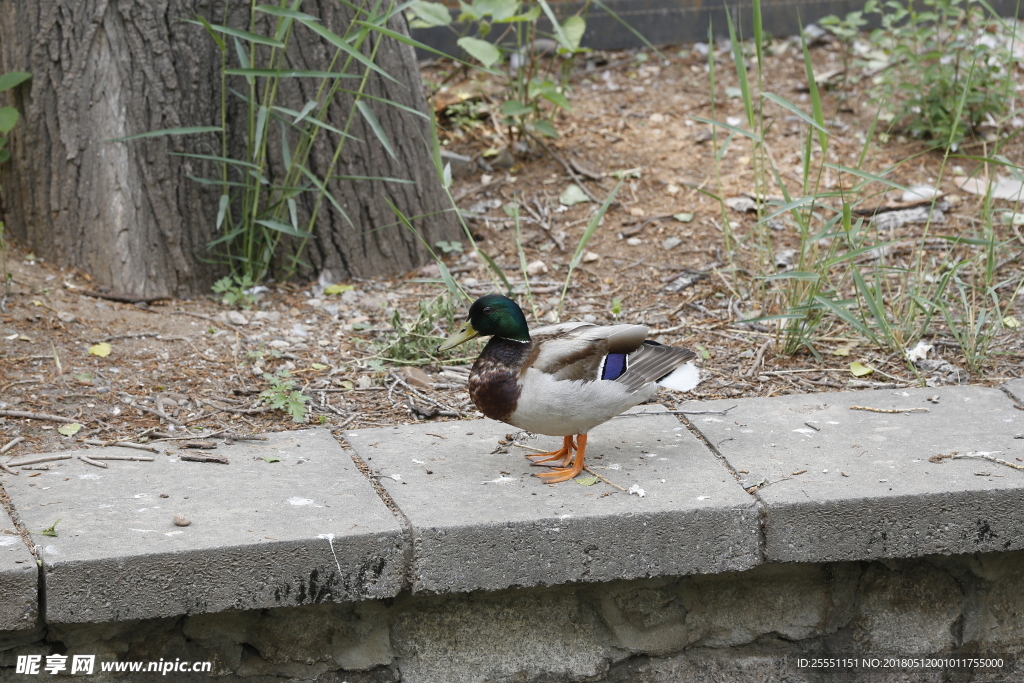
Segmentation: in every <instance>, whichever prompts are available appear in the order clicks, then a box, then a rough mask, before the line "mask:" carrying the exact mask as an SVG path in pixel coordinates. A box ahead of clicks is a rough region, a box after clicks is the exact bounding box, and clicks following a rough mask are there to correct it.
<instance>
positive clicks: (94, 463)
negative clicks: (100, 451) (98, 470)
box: [78, 455, 108, 469]
mask: <svg viewBox="0 0 1024 683" xmlns="http://www.w3.org/2000/svg"><path fill="white" fill-rule="evenodd" d="M78 459H79V460H81V461H82V462H84V463H85V464H87V465H92V466H93V467H102V468H103V469H107V467H108V465H107V463H105V462H97V461H96V460H93V459H92V458H90V457H87V456H84V455H80V456H78Z"/></svg>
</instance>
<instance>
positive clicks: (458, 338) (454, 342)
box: [437, 320, 480, 351]
mask: <svg viewBox="0 0 1024 683" xmlns="http://www.w3.org/2000/svg"><path fill="white" fill-rule="evenodd" d="M478 334H480V333H479V332H477V331H476V330H474V329H473V326H472V325H470V324H469V321H468V320H467V321H466V322H464V323H462V327H460V328H459V331H458V332H456V333H455V334H453V335H452V336H450V337H448V338H447V339H445V340H444V343H443V344H441V345H440V346H438V347H437V350H438V351H447V350H448V349H452V348H455V347H456V346H458V345H459V344H462V343H465V342H468V341H469V340H470V339H472V338H473V337H475V336H477V335H478Z"/></svg>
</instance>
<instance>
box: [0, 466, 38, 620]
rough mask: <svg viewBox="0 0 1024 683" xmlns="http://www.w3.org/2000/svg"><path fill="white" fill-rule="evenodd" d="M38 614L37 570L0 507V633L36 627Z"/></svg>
mask: <svg viewBox="0 0 1024 683" xmlns="http://www.w3.org/2000/svg"><path fill="white" fill-rule="evenodd" d="M11 478H12V477H8V480H10V479H11ZM38 615H39V569H38V568H37V567H36V561H35V558H33V557H32V553H30V552H29V551H28V548H27V547H26V546H25V542H24V541H22V540H21V536H19V535H18V531H17V529H15V528H14V523H13V522H11V518H10V516H9V515H8V514H7V512H6V511H5V510H4V509H3V508H2V507H0V631H23V630H26V629H32V628H35V625H36V618H37V617H38Z"/></svg>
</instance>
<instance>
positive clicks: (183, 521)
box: [174, 512, 192, 526]
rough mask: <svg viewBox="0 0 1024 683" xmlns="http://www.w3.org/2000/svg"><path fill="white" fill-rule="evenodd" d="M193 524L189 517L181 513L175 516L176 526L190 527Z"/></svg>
mask: <svg viewBox="0 0 1024 683" xmlns="http://www.w3.org/2000/svg"><path fill="white" fill-rule="evenodd" d="M191 523H192V520H191V519H189V517H188V516H187V515H183V514H181V513H180V512H179V513H178V514H176V515H174V526H188V525H189V524H191Z"/></svg>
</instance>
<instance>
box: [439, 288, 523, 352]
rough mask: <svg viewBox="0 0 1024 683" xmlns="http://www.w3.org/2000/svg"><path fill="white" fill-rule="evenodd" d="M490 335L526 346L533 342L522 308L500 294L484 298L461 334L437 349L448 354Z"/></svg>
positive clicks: (460, 330)
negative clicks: (475, 339)
mask: <svg viewBox="0 0 1024 683" xmlns="http://www.w3.org/2000/svg"><path fill="white" fill-rule="evenodd" d="M490 335H494V336H496V337H502V338H504V339H514V340H516V341H522V342H526V341H530V330H529V328H528V327H527V325H526V316H525V315H523V309H521V308H519V304H517V303H516V302H515V301H512V299H509V298H508V297H504V296H501V295H500V294H488V295H487V296H482V297H480V298H479V299H477V300H476V301H474V302H473V305H472V306H470V307H469V319H468V320H466V322H464V323H463V324H462V327H460V328H459V331H458V332H456V333H455V334H453V335H452V336H450V337H448V339H446V340H445V341H444V343H443V344H441V345H440V346H439V347H437V350H438V351H446V350H447V349H450V348H453V347H455V346H458V345H459V344H461V343H463V342H466V341H469V340H470V339H472V338H473V337H477V336H484V337H487V336H490Z"/></svg>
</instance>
